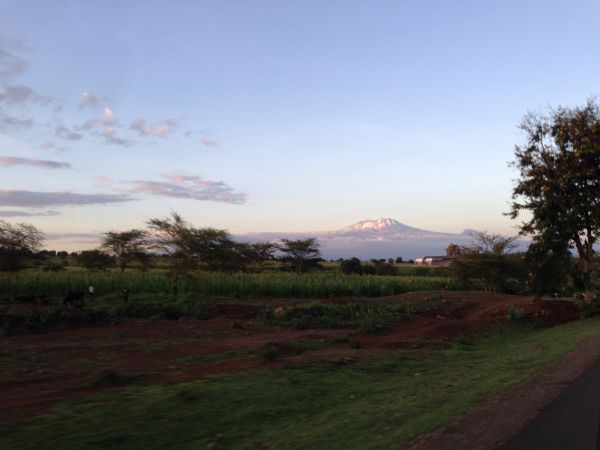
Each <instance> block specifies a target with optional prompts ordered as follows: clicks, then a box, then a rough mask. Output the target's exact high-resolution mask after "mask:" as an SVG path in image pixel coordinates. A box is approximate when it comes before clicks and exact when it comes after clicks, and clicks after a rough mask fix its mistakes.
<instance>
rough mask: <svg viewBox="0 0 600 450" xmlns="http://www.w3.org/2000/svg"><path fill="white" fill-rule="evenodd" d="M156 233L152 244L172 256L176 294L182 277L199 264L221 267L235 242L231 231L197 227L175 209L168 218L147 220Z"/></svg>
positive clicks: (173, 285) (171, 264) (173, 286)
mask: <svg viewBox="0 0 600 450" xmlns="http://www.w3.org/2000/svg"><path fill="white" fill-rule="evenodd" d="M147 223H148V226H149V228H150V230H152V232H153V236H152V238H151V240H150V241H151V242H150V245H151V246H152V247H153V248H155V249H157V250H158V251H159V252H161V253H163V254H167V255H169V261H170V269H171V292H172V294H173V296H176V295H177V289H178V284H179V279H180V278H181V277H182V276H183V275H186V274H188V273H190V272H191V271H193V270H194V269H197V268H198V267H199V266H200V263H201V262H203V263H204V264H205V265H207V266H208V267H209V268H210V267H218V266H219V264H220V263H222V262H223V261H224V258H225V257H226V256H227V255H231V253H229V252H228V250H227V248H228V247H229V244H230V243H233V241H231V239H230V237H229V233H227V231H225V230H217V229H215V228H196V227H194V226H193V225H191V224H189V223H187V222H186V221H185V220H183V218H182V217H181V216H180V215H179V214H177V213H176V212H173V213H171V217H167V218H166V219H151V220H149V221H148V222H147Z"/></svg>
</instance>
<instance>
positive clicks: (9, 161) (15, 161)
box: [0, 156, 72, 169]
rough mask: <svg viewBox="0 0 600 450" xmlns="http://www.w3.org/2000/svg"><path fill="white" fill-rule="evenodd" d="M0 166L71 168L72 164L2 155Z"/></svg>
mask: <svg viewBox="0 0 600 450" xmlns="http://www.w3.org/2000/svg"><path fill="white" fill-rule="evenodd" d="M0 166H3V167H11V166H33V167H39V168H42V169H71V168H72V167H71V164H69V163H66V162H60V161H48V160H45V159H29V158H19V157H17V156H0Z"/></svg>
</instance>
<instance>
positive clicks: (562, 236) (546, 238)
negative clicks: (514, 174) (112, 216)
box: [510, 100, 600, 289]
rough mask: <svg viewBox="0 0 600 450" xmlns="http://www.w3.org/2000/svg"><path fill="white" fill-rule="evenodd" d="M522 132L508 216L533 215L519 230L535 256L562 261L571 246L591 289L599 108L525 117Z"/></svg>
mask: <svg viewBox="0 0 600 450" xmlns="http://www.w3.org/2000/svg"><path fill="white" fill-rule="evenodd" d="M521 129H522V130H523V132H524V133H525V136H526V143H525V145H523V146H517V147H516V150H515V158H516V159H515V162H514V165H515V166H516V167H517V168H518V169H519V172H520V178H519V179H518V180H517V184H516V186H515V188H514V191H513V204H512V210H511V213H510V216H511V217H512V218H516V217H518V216H519V215H520V213H521V212H522V211H528V212H529V213H530V214H531V216H530V217H531V218H529V219H528V220H526V221H524V222H523V223H522V224H521V232H522V233H523V234H528V235H532V236H533V238H534V242H535V243H536V246H537V248H536V249H535V254H534V255H535V256H541V257H542V259H544V258H546V257H547V256H549V257H553V256H558V257H561V256H562V255H564V254H565V253H566V252H567V248H569V247H573V246H574V247H575V249H576V251H577V255H578V257H579V269H580V270H581V272H582V273H583V276H584V284H585V286H586V288H587V289H590V288H591V286H592V283H593V272H594V263H593V256H594V250H593V246H594V244H595V243H596V242H597V240H598V237H599V236H600V106H599V105H598V104H597V103H595V101H593V100H589V101H588V102H587V104H586V105H585V106H583V107H577V108H565V107H559V108H556V109H551V110H550V111H549V112H548V114H547V115H541V114H529V115H527V116H526V117H525V118H524V120H523V121H522V123H521ZM532 256H533V255H532Z"/></svg>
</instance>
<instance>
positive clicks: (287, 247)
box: [277, 238, 321, 272]
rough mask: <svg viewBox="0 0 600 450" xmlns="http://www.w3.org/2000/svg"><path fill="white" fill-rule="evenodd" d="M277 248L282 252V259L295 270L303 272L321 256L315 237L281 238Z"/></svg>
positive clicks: (312, 265)
mask: <svg viewBox="0 0 600 450" xmlns="http://www.w3.org/2000/svg"><path fill="white" fill-rule="evenodd" d="M277 249H278V250H279V251H280V252H282V253H283V254H284V256H283V257H282V258H281V259H282V261H284V262H286V263H287V264H289V265H290V267H292V268H293V269H294V270H295V271H296V272H305V271H307V270H308V269H310V268H311V267H314V266H315V265H316V263H317V261H318V260H319V259H320V257H321V251H320V250H319V243H318V242H317V239H316V238H307V239H298V240H290V239H282V240H281V244H279V245H278V246H277Z"/></svg>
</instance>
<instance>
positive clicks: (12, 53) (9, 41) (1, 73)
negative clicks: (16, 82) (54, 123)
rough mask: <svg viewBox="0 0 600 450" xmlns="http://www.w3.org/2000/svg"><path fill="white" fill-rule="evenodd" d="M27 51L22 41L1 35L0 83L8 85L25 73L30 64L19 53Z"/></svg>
mask: <svg viewBox="0 0 600 450" xmlns="http://www.w3.org/2000/svg"><path fill="white" fill-rule="evenodd" d="M26 49H27V47H26V46H25V44H24V43H23V41H22V40H19V39H15V38H12V37H9V36H7V35H4V34H0V82H2V83H6V82H8V81H9V80H11V79H13V78H15V77H16V76H18V75H21V74H22V73H23V72H25V70H26V69H27V67H28V65H29V64H28V63H27V61H25V60H24V59H23V58H21V57H20V56H18V55H17V53H18V52H22V51H24V50H26Z"/></svg>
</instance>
